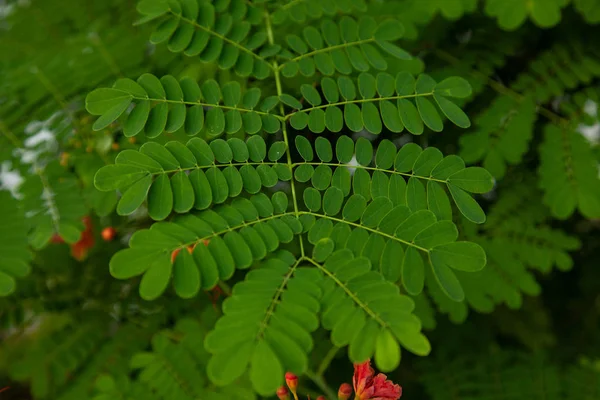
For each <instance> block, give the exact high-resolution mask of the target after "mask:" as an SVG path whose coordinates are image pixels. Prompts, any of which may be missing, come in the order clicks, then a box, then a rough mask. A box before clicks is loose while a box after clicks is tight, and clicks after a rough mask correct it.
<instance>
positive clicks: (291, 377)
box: [285, 372, 298, 395]
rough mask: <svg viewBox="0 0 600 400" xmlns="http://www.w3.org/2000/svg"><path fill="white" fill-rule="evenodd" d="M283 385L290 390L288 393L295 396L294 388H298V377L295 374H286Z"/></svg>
mask: <svg viewBox="0 0 600 400" xmlns="http://www.w3.org/2000/svg"><path fill="white" fill-rule="evenodd" d="M285 383H287V385H288V387H289V388H290V391H291V392H292V393H293V394H294V395H295V394H296V388H297V387H298V377H297V376H296V375H295V374H292V373H291V372H286V373H285Z"/></svg>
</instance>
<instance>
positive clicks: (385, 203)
mask: <svg viewBox="0 0 600 400" xmlns="http://www.w3.org/2000/svg"><path fill="white" fill-rule="evenodd" d="M392 208H393V205H392V202H391V201H390V199H388V198H387V197H378V198H376V199H374V200H373V201H372V202H371V203H370V204H369V205H368V206H367V208H366V209H365V211H364V213H363V215H362V217H361V220H360V222H361V225H363V226H366V227H367V228H375V227H377V226H378V225H379V223H380V222H381V221H382V220H383V218H384V217H385V216H386V215H387V213H388V212H390V211H391V210H392Z"/></svg>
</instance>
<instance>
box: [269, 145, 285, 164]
mask: <svg viewBox="0 0 600 400" xmlns="http://www.w3.org/2000/svg"><path fill="white" fill-rule="evenodd" d="M285 152H286V145H285V142H275V143H273V144H272V145H271V147H270V148H269V161H272V162H275V161H278V160H279V159H280V158H281V157H283V156H284V155H285Z"/></svg>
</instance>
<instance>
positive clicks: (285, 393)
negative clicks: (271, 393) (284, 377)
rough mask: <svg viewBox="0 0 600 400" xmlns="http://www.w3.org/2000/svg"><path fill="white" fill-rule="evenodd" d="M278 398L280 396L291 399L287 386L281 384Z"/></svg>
mask: <svg viewBox="0 0 600 400" xmlns="http://www.w3.org/2000/svg"><path fill="white" fill-rule="evenodd" d="M277 398H279V400H290V393H289V392H288V390H287V388H286V387H285V386H281V387H280V388H279V389H277Z"/></svg>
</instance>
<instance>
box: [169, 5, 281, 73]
mask: <svg viewBox="0 0 600 400" xmlns="http://www.w3.org/2000/svg"><path fill="white" fill-rule="evenodd" d="M169 12H170V13H171V14H172V15H173V16H175V17H177V18H179V19H180V20H182V21H184V22H186V23H188V24H190V25H193V26H194V27H195V28H196V29H200V30H202V31H204V32H206V33H208V34H210V35H213V36H215V37H218V38H219V39H221V40H222V41H224V42H226V43H227V44H230V45H232V46H233V47H236V48H237V49H239V50H241V51H243V52H245V53H248V54H250V55H251V56H252V57H254V58H256V59H257V60H261V61H263V62H265V63H266V64H267V65H268V66H269V68H271V69H273V66H271V65H270V64H269V63H267V60H265V58H264V57H261V56H260V55H258V54H256V53H255V52H253V51H252V50H250V49H248V48H246V47H244V46H242V45H241V44H239V43H237V42H234V41H233V40H231V39H229V38H227V37H225V36H223V35H221V34H219V33H217V32H215V31H213V30H211V29H210V28H207V27H205V26H202V25H200V24H198V23H197V22H196V21H194V20H191V19H189V18H185V17H184V16H182V15H179V14H176V13H174V12H173V11H172V10H169Z"/></svg>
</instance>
